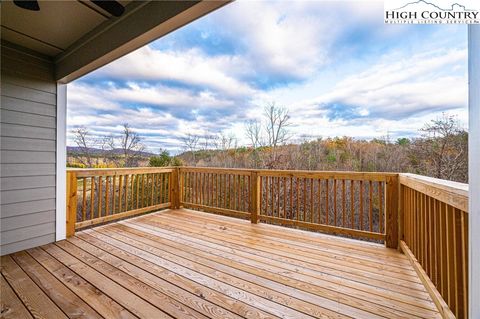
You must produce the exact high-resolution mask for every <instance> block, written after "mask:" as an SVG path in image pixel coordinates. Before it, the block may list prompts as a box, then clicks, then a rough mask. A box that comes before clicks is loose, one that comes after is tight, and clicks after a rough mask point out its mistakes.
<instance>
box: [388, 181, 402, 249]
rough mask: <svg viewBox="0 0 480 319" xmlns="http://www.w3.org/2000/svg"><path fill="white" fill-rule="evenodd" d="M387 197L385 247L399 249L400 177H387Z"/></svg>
mask: <svg viewBox="0 0 480 319" xmlns="http://www.w3.org/2000/svg"><path fill="white" fill-rule="evenodd" d="M386 186H387V187H386V192H387V193H386V195H385V208H386V221H385V224H386V225H385V246H386V247H388V248H395V249H398V247H399V246H398V235H399V232H398V225H399V214H398V196H399V191H398V175H395V176H387V182H386Z"/></svg>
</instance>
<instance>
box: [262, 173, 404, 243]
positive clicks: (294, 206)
mask: <svg viewBox="0 0 480 319" xmlns="http://www.w3.org/2000/svg"><path fill="white" fill-rule="evenodd" d="M258 176H259V178H260V210H259V219H260V220H261V221H267V222H273V223H276V224H280V225H293V226H298V227H302V228H308V229H312V230H319V231H322V232H326V233H331V234H337V235H338V234H340V235H348V236H352V237H355V238H366V239H376V240H382V241H383V240H386V239H387V238H386V231H387V229H389V230H390V231H393V229H392V226H394V225H396V220H395V219H396V217H392V216H391V215H392V214H395V212H396V210H397V209H396V208H397V207H396V205H397V204H396V203H393V202H392V200H391V199H392V198H393V197H394V195H393V196H392V195H391V194H390V193H391V192H392V191H395V189H396V186H397V184H396V178H397V177H396V175H395V174H387V173H355V172H309V171H270V170H269V171H259V173H258ZM387 216H388V218H386V217H387ZM393 220H395V222H393V223H392V221H393ZM395 236H397V235H395ZM395 239H396V238H395ZM389 240H390V242H389V243H388V244H387V245H388V246H392V247H396V245H397V242H396V240H392V238H391V236H390V239H389Z"/></svg>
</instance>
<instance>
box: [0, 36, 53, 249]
mask: <svg viewBox="0 0 480 319" xmlns="http://www.w3.org/2000/svg"><path fill="white" fill-rule="evenodd" d="M1 49H2V50H1V51H2V52H1V76H2V77H1V108H0V125H1V128H0V138H1V145H0V152H1V153H0V164H1V167H0V172H1V174H0V176H1V177H0V190H1V191H0V203H1V207H0V209H1V220H0V221H1V222H0V229H1V241H0V243H1V254H2V255H5V254H9V253H12V252H15V251H19V250H23V249H28V248H31V247H35V246H39V245H44V244H47V243H50V242H53V241H55V192H56V189H55V172H56V167H55V164H56V153H55V152H56V99H57V97H56V82H55V80H54V78H53V73H54V70H53V64H52V63H51V62H50V61H48V60H47V59H44V58H41V57H38V56H36V55H34V54H30V53H29V52H28V51H27V50H22V49H21V48H18V47H14V46H11V45H9V44H8V43H2V48H1Z"/></svg>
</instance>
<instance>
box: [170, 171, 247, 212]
mask: <svg viewBox="0 0 480 319" xmlns="http://www.w3.org/2000/svg"><path fill="white" fill-rule="evenodd" d="M179 174H180V175H179V176H180V195H179V196H180V206H183V207H185V208H191V209H200V210H205V211H209V212H214V213H221V214H225V215H229V216H235V217H241V218H250V216H251V209H252V201H251V190H252V187H251V181H252V175H251V174H252V171H249V170H241V169H239V170H236V169H221V168H215V169H210V168H196V167H195V168H194V167H182V168H180V170H179Z"/></svg>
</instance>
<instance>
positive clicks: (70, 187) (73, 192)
mask: <svg viewBox="0 0 480 319" xmlns="http://www.w3.org/2000/svg"><path fill="white" fill-rule="evenodd" d="M66 221H67V234H66V235H67V237H71V236H73V235H75V222H76V221H77V173H75V172H74V171H67V218H66Z"/></svg>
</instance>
